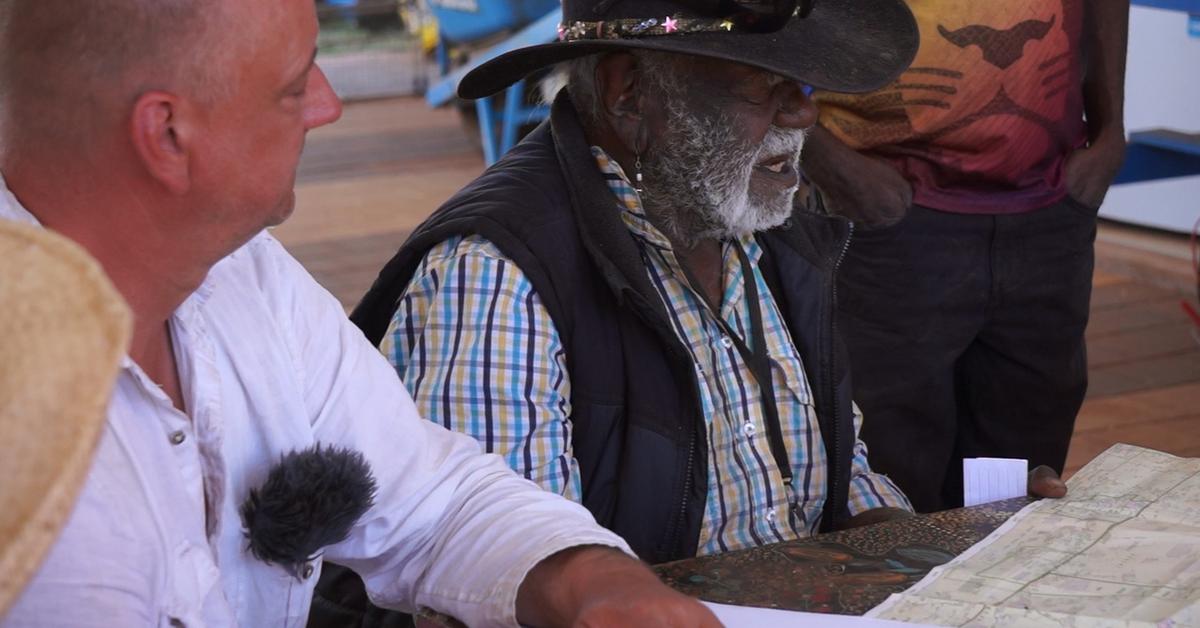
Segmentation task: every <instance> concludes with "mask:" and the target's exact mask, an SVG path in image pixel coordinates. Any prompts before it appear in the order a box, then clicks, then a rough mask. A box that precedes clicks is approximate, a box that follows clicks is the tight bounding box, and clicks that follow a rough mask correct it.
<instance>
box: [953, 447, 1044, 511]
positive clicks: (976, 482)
mask: <svg viewBox="0 0 1200 628" xmlns="http://www.w3.org/2000/svg"><path fill="white" fill-rule="evenodd" d="M1028 482H1029V461H1028V460H1024V459H1021V458H967V459H965V460H963V504H965V505H967V506H976V505H979V504H987V503H990V502H998V501H1000V500H1002V499H1011V498H1013V497H1021V496H1023V495H1025V493H1026V491H1027V490H1028V487H1027V484H1028Z"/></svg>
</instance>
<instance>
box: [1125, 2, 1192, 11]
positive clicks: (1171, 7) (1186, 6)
mask: <svg viewBox="0 0 1200 628" xmlns="http://www.w3.org/2000/svg"><path fill="white" fill-rule="evenodd" d="M1133 4H1140V5H1141V6H1144V7H1150V8H1152V9H1165V10H1167V11H1183V12H1184V13H1200V0H1133Z"/></svg>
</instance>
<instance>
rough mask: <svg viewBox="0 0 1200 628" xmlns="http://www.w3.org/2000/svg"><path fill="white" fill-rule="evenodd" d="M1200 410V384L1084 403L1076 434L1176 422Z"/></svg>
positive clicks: (1162, 388)
mask: <svg viewBox="0 0 1200 628" xmlns="http://www.w3.org/2000/svg"><path fill="white" fill-rule="evenodd" d="M1198 409H1200V382H1188V383H1186V384H1180V385H1178V386H1167V387H1161V388H1154V389H1151V390H1146V391H1142V392H1136V393H1130V394H1126V395H1115V396H1111V397H1103V398H1097V399H1088V400H1087V401H1084V402H1083V407H1082V408H1081V409H1080V410H1079V418H1078V419H1076V421H1075V433H1076V434H1081V433H1084V432H1105V431H1109V430H1114V429H1126V428H1136V426H1137V425H1138V424H1139V423H1144V422H1154V421H1162V420H1164V419H1174V418H1178V417H1181V416H1186V415H1190V414H1194V413H1196V412H1197V411H1200V410H1198Z"/></svg>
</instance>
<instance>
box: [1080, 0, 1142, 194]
mask: <svg viewBox="0 0 1200 628" xmlns="http://www.w3.org/2000/svg"><path fill="white" fill-rule="evenodd" d="M1084 10H1085V14H1084V28H1083V42H1082V45H1083V49H1084V59H1085V62H1086V63H1087V66H1086V68H1085V72H1084V80H1083V107H1084V114H1085V116H1086V118H1087V126H1088V146H1087V148H1082V149H1080V150H1077V151H1075V153H1073V154H1072V155H1071V157H1070V158H1069V159H1068V160H1067V165H1066V178H1067V190H1068V191H1069V192H1070V194H1071V196H1072V197H1073V198H1075V200H1077V201H1079V202H1081V203H1083V204H1084V205H1087V206H1089V207H1099V206H1100V203H1102V202H1103V201H1104V195H1105V194H1106V193H1107V192H1108V187H1109V186H1110V185H1112V181H1113V178H1114V177H1116V175H1117V171H1119V170H1120V169H1121V162H1122V160H1123V159H1124V156H1125V54H1126V48H1127V43H1128V40H1129V0H1092V1H1091V2H1086V3H1084Z"/></svg>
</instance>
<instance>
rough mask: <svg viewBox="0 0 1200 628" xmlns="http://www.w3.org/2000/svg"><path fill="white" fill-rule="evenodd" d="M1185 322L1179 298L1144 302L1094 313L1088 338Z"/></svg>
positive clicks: (1089, 322)
mask: <svg viewBox="0 0 1200 628" xmlns="http://www.w3.org/2000/svg"><path fill="white" fill-rule="evenodd" d="M1184 320H1186V315H1185V314H1184V313H1183V310H1181V309H1180V308H1179V298H1178V297H1167V298H1163V299H1158V300H1155V301H1142V302H1138V303H1133V304H1129V305H1123V306H1117V307H1111V308H1106V309H1102V310H1096V311H1093V312H1092V314H1091V319H1090V320H1089V321H1088V328H1087V336H1088V339H1089V340H1091V339H1093V338H1099V337H1102V336H1104V335H1108V334H1115V333H1121V332H1128V331H1130V330H1133V329H1142V328H1145V327H1154V326H1155V325H1170V324H1178V323H1179V322H1180V321H1184Z"/></svg>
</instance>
